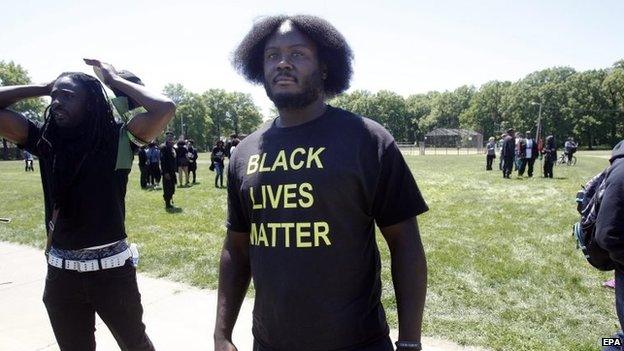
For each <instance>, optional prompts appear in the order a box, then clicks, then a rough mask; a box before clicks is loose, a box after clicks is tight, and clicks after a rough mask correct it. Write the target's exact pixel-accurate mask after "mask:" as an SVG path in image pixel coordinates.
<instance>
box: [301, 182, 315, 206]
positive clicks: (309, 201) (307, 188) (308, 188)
mask: <svg viewBox="0 0 624 351" xmlns="http://www.w3.org/2000/svg"><path fill="white" fill-rule="evenodd" d="M299 195H301V197H303V198H305V200H304V199H299V206H301V207H303V208H310V207H312V205H313V204H314V197H313V196H312V184H310V183H303V184H301V185H299Z"/></svg>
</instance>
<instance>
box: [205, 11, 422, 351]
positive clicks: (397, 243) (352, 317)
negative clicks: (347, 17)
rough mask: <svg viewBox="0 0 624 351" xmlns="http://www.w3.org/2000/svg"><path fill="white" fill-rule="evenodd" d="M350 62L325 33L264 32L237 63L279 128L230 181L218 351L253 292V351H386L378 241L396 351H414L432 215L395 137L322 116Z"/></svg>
mask: <svg viewBox="0 0 624 351" xmlns="http://www.w3.org/2000/svg"><path fill="white" fill-rule="evenodd" d="M352 59H353V55H352V52H351V49H350V47H349V45H348V44H347V42H346V41H345V39H344V38H343V36H342V35H341V34H340V33H339V32H338V31H337V30H336V28H334V27H333V26H332V25H331V24H330V23H328V22H327V21H325V20H324V19H321V18H318V17H314V16H307V15H298V16H272V17H265V18H262V19H260V20H259V21H257V22H256V23H255V24H254V26H253V28H252V29H251V31H250V32H249V33H248V34H247V36H246V37H245V38H244V39H243V41H242V42H241V43H240V45H239V46H238V48H237V50H236V51H235V53H234V59H233V63H234V66H235V67H236V68H237V69H238V71H239V72H240V73H241V74H242V75H243V76H245V77H246V78H247V79H248V80H249V81H251V82H252V83H256V84H263V85H264V88H265V90H266V93H267V95H268V96H269V98H270V99H271V100H272V101H273V103H274V104H275V107H276V108H277V111H278V113H279V116H278V117H276V118H275V119H274V120H273V121H272V122H271V123H267V124H265V125H264V126H262V127H261V128H260V129H259V130H257V131H256V132H254V133H252V134H251V135H249V136H248V137H246V138H245V139H244V140H243V141H241V143H240V144H239V145H238V147H237V148H236V152H235V153H234V154H233V155H232V158H231V160H230V163H229V166H228V167H229V168H228V175H227V176H228V218H227V228H228V231H227V236H226V239H225V243H224V247H223V251H222V254H221V264H220V274H219V293H218V307H217V321H216V327H215V332H214V339H215V349H216V350H218V351H226V350H227V351H231V350H237V349H236V347H235V346H234V344H233V342H232V329H233V327H234V324H235V323H236V319H237V316H238V312H239V309H240V306H241V303H242V301H243V299H244V297H245V294H246V292H247V289H248V287H249V283H250V280H251V279H252V278H253V281H254V287H255V291H256V298H255V307H254V316H253V335H254V350H257V351H265V350H267V351H268V350H271V351H278V350H279V351H284V350H289V351H292V350H297V351H308V350H343V351H348V350H359V351H361V350H369V351H386V350H388V351H389V350H392V349H393V346H392V342H391V340H390V338H389V327H388V324H387V322H386V317H385V312H384V308H383V306H382V304H381V289H382V282H381V277H380V270H381V262H380V261H381V260H380V255H379V250H378V248H377V243H376V240H375V224H376V225H377V226H378V227H379V228H380V230H381V233H382V234H383V237H384V238H385V240H386V242H387V244H388V246H389V248H390V254H391V261H392V277H393V283H394V291H395V296H396V300H397V308H398V315H399V341H397V347H398V348H399V349H400V350H420V349H421V346H420V334H421V323H422V314H423V308H424V302H425V295H426V284H427V283H426V280H427V267H426V260H425V254H424V250H423V246H422V243H421V240H420V234H419V231H418V225H417V223H416V216H417V215H419V214H421V213H423V212H425V211H427V209H428V208H427V205H426V203H425V201H424V200H423V198H422V196H421V194H420V191H419V189H418V187H417V185H416V182H415V181H414V178H413V176H412V173H411V172H410V169H409V168H408V166H407V164H406V163H405V160H404V159H403V156H402V155H401V152H400V151H399V149H398V147H397V145H396V143H395V142H394V139H393V138H392V136H391V135H390V134H389V133H388V132H387V131H386V130H385V129H384V128H383V127H382V126H381V125H379V124H377V123H376V122H374V121H372V120H370V119H367V118H364V117H361V116H357V115H355V114H353V113H350V112H348V111H344V110H341V109H338V108H334V107H332V106H330V105H328V104H327V103H326V101H327V100H328V99H330V98H332V97H333V96H335V95H337V94H340V93H342V92H343V91H345V90H346V89H347V88H348V87H349V81H350V78H351V73H352V69H351V62H352Z"/></svg>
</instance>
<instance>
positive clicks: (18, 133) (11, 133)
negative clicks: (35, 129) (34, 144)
mask: <svg viewBox="0 0 624 351" xmlns="http://www.w3.org/2000/svg"><path fill="white" fill-rule="evenodd" d="M52 85H53V83H50V84H46V85H15V86H6V87H0V136H2V137H3V138H6V139H8V140H10V141H12V142H14V143H17V144H24V143H25V142H26V140H27V138H28V120H27V119H26V117H24V116H23V115H21V114H19V113H17V112H14V111H11V110H9V109H8V107H9V106H11V105H12V104H14V103H16V102H18V101H21V100H24V99H28V98H35V97H39V96H44V95H50V90H51V89H52Z"/></svg>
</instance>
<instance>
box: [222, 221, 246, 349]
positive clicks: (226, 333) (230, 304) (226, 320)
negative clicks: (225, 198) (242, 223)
mask: <svg viewBox="0 0 624 351" xmlns="http://www.w3.org/2000/svg"><path fill="white" fill-rule="evenodd" d="M250 280H251V268H250V264H249V233H240V232H234V231H231V230H228V232H227V237H226V239H225V243H224V244H223V250H222V251H221V263H220V266H219V291H218V300H217V321H216V323H215V331H214V340H215V350H216V351H233V350H236V347H235V346H234V344H233V343H232V330H233V329H234V324H235V323H236V319H237V318H238V312H239V311H240V308H241V305H242V303H243V299H244V298H245V294H246V293H247V289H248V288H249V282H250Z"/></svg>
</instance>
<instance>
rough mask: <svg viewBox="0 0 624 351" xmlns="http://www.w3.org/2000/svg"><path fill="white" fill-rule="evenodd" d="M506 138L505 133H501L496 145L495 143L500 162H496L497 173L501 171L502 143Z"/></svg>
mask: <svg viewBox="0 0 624 351" xmlns="http://www.w3.org/2000/svg"><path fill="white" fill-rule="evenodd" d="M506 136H507V133H503V134H502V135H501V137H500V139H499V140H498V143H496V148H497V149H498V154H499V155H500V160H498V170H499V171H502V170H503V142H504V141H505V137H506Z"/></svg>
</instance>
